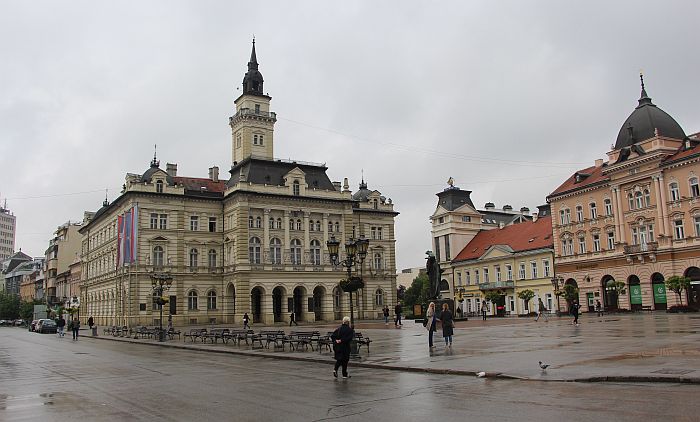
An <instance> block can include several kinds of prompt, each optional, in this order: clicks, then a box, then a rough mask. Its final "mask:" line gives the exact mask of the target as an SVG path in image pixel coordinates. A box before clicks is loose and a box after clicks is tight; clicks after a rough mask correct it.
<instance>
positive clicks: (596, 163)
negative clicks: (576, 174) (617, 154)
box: [595, 158, 603, 167]
mask: <svg viewBox="0 0 700 422" xmlns="http://www.w3.org/2000/svg"><path fill="white" fill-rule="evenodd" d="M602 165H603V159H602V158H598V159H597V160H595V166H596V167H601V166H602Z"/></svg>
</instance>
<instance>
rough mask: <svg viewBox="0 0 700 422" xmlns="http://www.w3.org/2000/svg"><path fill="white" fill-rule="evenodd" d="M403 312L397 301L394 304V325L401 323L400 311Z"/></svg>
mask: <svg viewBox="0 0 700 422" xmlns="http://www.w3.org/2000/svg"><path fill="white" fill-rule="evenodd" d="M402 312H403V308H402V307H401V302H398V303H397V304H396V306H394V315H395V316H396V319H394V326H395V327H398V326H401V325H403V324H402V323H401V313H402Z"/></svg>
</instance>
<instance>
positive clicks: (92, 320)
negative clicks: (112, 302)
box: [88, 317, 95, 329]
mask: <svg viewBox="0 0 700 422" xmlns="http://www.w3.org/2000/svg"><path fill="white" fill-rule="evenodd" d="M93 325H95V320H94V318H92V317H90V318H88V327H90V329H92V326H93Z"/></svg>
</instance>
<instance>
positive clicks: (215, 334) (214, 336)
mask: <svg viewBox="0 0 700 422" xmlns="http://www.w3.org/2000/svg"><path fill="white" fill-rule="evenodd" d="M229 332H230V330H229V329H228V328H212V329H211V330H210V331H209V332H208V333H204V334H203V335H202V342H205V341H207V340H210V341H211V342H212V344H214V343H218V342H219V339H221V341H222V342H223V343H227V342H228V340H229Z"/></svg>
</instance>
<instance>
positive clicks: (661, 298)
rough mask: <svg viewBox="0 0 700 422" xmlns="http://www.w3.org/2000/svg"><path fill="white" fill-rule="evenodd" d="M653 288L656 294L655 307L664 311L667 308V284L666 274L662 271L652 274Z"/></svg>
mask: <svg viewBox="0 0 700 422" xmlns="http://www.w3.org/2000/svg"><path fill="white" fill-rule="evenodd" d="M651 290H652V295H653V296H654V309H655V310H657V311H663V310H665V309H666V285H665V284H664V276H663V275H661V274H660V273H654V274H652V275H651Z"/></svg>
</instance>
